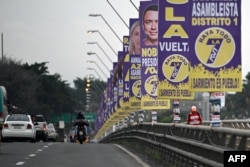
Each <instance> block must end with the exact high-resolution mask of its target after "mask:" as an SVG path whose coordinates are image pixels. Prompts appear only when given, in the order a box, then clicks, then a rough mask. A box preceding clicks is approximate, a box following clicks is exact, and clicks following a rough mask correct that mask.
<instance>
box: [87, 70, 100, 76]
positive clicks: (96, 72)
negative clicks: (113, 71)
mask: <svg viewBox="0 0 250 167" xmlns="http://www.w3.org/2000/svg"><path fill="white" fill-rule="evenodd" d="M87 70H93V71H95V73H96V74H97V75H98V77H99V78H102V77H101V76H100V74H99V73H98V72H97V71H96V70H95V69H94V68H87Z"/></svg>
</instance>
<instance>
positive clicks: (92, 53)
mask: <svg viewBox="0 0 250 167" xmlns="http://www.w3.org/2000/svg"><path fill="white" fill-rule="evenodd" d="M87 55H96V56H97V58H98V59H99V60H100V61H101V62H102V64H103V65H104V66H105V68H106V69H107V70H108V71H109V68H108V67H107V66H106V65H105V63H104V62H103V61H102V59H101V58H100V57H99V56H98V54H97V53H95V52H88V53H87Z"/></svg>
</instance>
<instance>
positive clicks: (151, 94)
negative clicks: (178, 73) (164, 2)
mask: <svg viewBox="0 0 250 167" xmlns="http://www.w3.org/2000/svg"><path fill="white" fill-rule="evenodd" d="M139 16H140V17H139V18H140V23H141V28H140V34H141V35H140V38H141V39H140V40H141V42H140V44H141V83H142V84H141V107H142V109H145V110H147V109H148V110H151V109H168V108H170V105H169V100H160V99H157V90H158V71H157V70H158V50H157V48H158V0H153V1H141V2H140V10H139Z"/></svg>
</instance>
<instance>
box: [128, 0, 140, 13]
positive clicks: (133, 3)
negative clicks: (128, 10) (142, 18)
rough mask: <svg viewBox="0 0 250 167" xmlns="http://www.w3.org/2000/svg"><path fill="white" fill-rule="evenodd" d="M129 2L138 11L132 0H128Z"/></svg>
mask: <svg viewBox="0 0 250 167" xmlns="http://www.w3.org/2000/svg"><path fill="white" fill-rule="evenodd" d="M130 2H131V3H132V5H133V6H134V7H135V9H136V10H137V11H138V12H139V9H138V8H137V7H136V6H135V4H134V2H133V1H132V0H130Z"/></svg>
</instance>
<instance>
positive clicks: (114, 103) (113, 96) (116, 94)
mask: <svg viewBox="0 0 250 167" xmlns="http://www.w3.org/2000/svg"><path fill="white" fill-rule="evenodd" d="M116 67H117V62H113V70H112V71H114V69H115V68H116ZM110 77H111V78H113V77H114V73H113V72H112V74H111V76H110ZM111 82H113V81H111ZM111 84H112V87H113V89H112V90H113V93H112V99H111V101H112V102H113V104H112V108H113V111H112V113H114V112H116V111H117V100H118V86H117V85H114V84H113V83H111Z"/></svg>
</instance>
